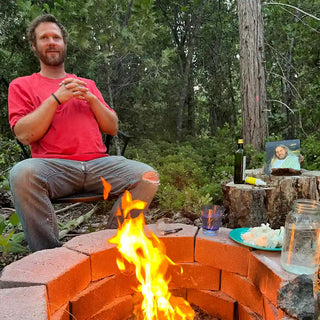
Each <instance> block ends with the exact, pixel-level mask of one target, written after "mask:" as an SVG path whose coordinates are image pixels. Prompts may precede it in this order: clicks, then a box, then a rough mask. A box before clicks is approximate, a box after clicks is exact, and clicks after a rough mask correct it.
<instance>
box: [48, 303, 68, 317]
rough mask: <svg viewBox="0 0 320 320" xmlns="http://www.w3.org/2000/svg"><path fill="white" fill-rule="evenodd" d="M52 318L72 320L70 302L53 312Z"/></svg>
mask: <svg viewBox="0 0 320 320" xmlns="http://www.w3.org/2000/svg"><path fill="white" fill-rule="evenodd" d="M50 320H70V311H69V303H66V304H65V305H63V306H62V307H61V308H60V309H59V310H57V311H56V312H55V313H54V314H52V315H51V317H50Z"/></svg>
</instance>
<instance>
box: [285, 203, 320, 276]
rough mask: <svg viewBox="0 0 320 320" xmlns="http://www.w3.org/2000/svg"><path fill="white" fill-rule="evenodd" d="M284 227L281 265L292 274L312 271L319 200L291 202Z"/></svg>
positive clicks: (319, 231) (318, 239)
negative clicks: (290, 208)
mask: <svg viewBox="0 0 320 320" xmlns="http://www.w3.org/2000/svg"><path fill="white" fill-rule="evenodd" d="M284 229H285V233H284V238H283V244H282V249H281V266H282V267H283V269H285V270H286V271H289V272H292V273H295V274H314V273H315V272H316V271H317V268H318V264H319V256H320V202H318V201H315V200H309V199H298V200H296V201H294V203H293V206H292V210H291V211H290V212H289V213H288V215H287V217H286V222H285V227H284Z"/></svg>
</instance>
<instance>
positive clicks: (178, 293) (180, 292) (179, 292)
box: [169, 288, 187, 300]
mask: <svg viewBox="0 0 320 320" xmlns="http://www.w3.org/2000/svg"><path fill="white" fill-rule="evenodd" d="M169 291H170V293H171V294H172V295H173V296H175V297H181V298H183V299H184V300H187V289H186V288H177V289H170V290H169Z"/></svg>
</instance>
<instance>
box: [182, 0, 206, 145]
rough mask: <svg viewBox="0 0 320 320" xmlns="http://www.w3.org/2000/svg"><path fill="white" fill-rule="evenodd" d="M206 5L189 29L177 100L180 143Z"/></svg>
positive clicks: (204, 3) (203, 5)
mask: <svg viewBox="0 0 320 320" xmlns="http://www.w3.org/2000/svg"><path fill="white" fill-rule="evenodd" d="M206 3H207V0H203V2H202V6H201V9H200V14H199V15H198V16H197V18H196V20H195V22H194V24H193V30H194V31H193V32H192V28H190V42H189V45H188V53H187V59H186V65H185V69H184V73H183V87H182V90H181V93H180V99H179V106H178V115H177V140H178V141H180V138H181V133H182V123H183V113H184V109H185V104H186V101H187V96H188V87H189V83H190V82H189V80H190V72H191V65H192V58H193V53H194V47H195V42H196V38H197V35H198V32H199V28H200V26H201V22H202V16H203V13H204V8H205V5H206Z"/></svg>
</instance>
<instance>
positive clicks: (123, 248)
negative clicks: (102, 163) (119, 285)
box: [104, 181, 194, 320]
mask: <svg viewBox="0 0 320 320" xmlns="http://www.w3.org/2000/svg"><path fill="white" fill-rule="evenodd" d="M104 186H105V188H106V187H107V188H109V190H110V186H109V185H108V184H107V182H105V181H104ZM107 193H108V191H107ZM145 206H146V203H145V202H143V201H140V200H132V197H131V194H130V192H128V191H126V192H125V194H124V196H123V197H122V201H121V208H119V209H118V212H117V216H118V217H120V216H121V217H122V218H123V222H122V223H121V224H120V222H119V221H120V219H118V223H119V226H118V230H117V234H116V235H115V236H114V237H113V238H111V239H110V240H109V242H110V243H113V244H115V245H116V246H117V249H118V250H119V252H120V253H121V256H122V257H123V259H125V260H127V261H128V262H129V263H131V264H133V265H134V266H135V273H136V277H137V279H138V282H139V285H138V287H137V288H136V291H137V294H136V295H135V297H134V300H136V301H135V302H136V303H135V307H134V311H133V314H134V316H135V318H136V319H137V320H158V319H159V320H161V319H163V320H191V319H192V320H193V319H194V310H193V309H192V308H191V306H190V305H189V303H188V302H187V301H185V300H184V299H183V298H181V297H174V296H172V295H171V293H170V292H169V289H168V283H169V282H170V279H167V278H166V271H167V269H168V266H169V264H173V265H175V263H174V262H173V261H172V260H171V259H170V258H169V257H168V256H167V255H166V254H165V247H164V245H163V244H162V242H161V241H160V240H159V238H157V237H156V235H155V234H154V233H152V232H151V231H149V230H148V229H147V227H146V225H145V220H144V216H143V213H140V215H139V216H138V217H136V218H134V219H133V218H131V216H130V211H131V210H133V209H138V210H143V209H144V208H145ZM121 220H122V219H121ZM123 259H122V260H120V259H118V260H117V264H118V267H119V269H120V270H125V269H126V267H125V263H124V260H123ZM181 272H182V268H181Z"/></svg>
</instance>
